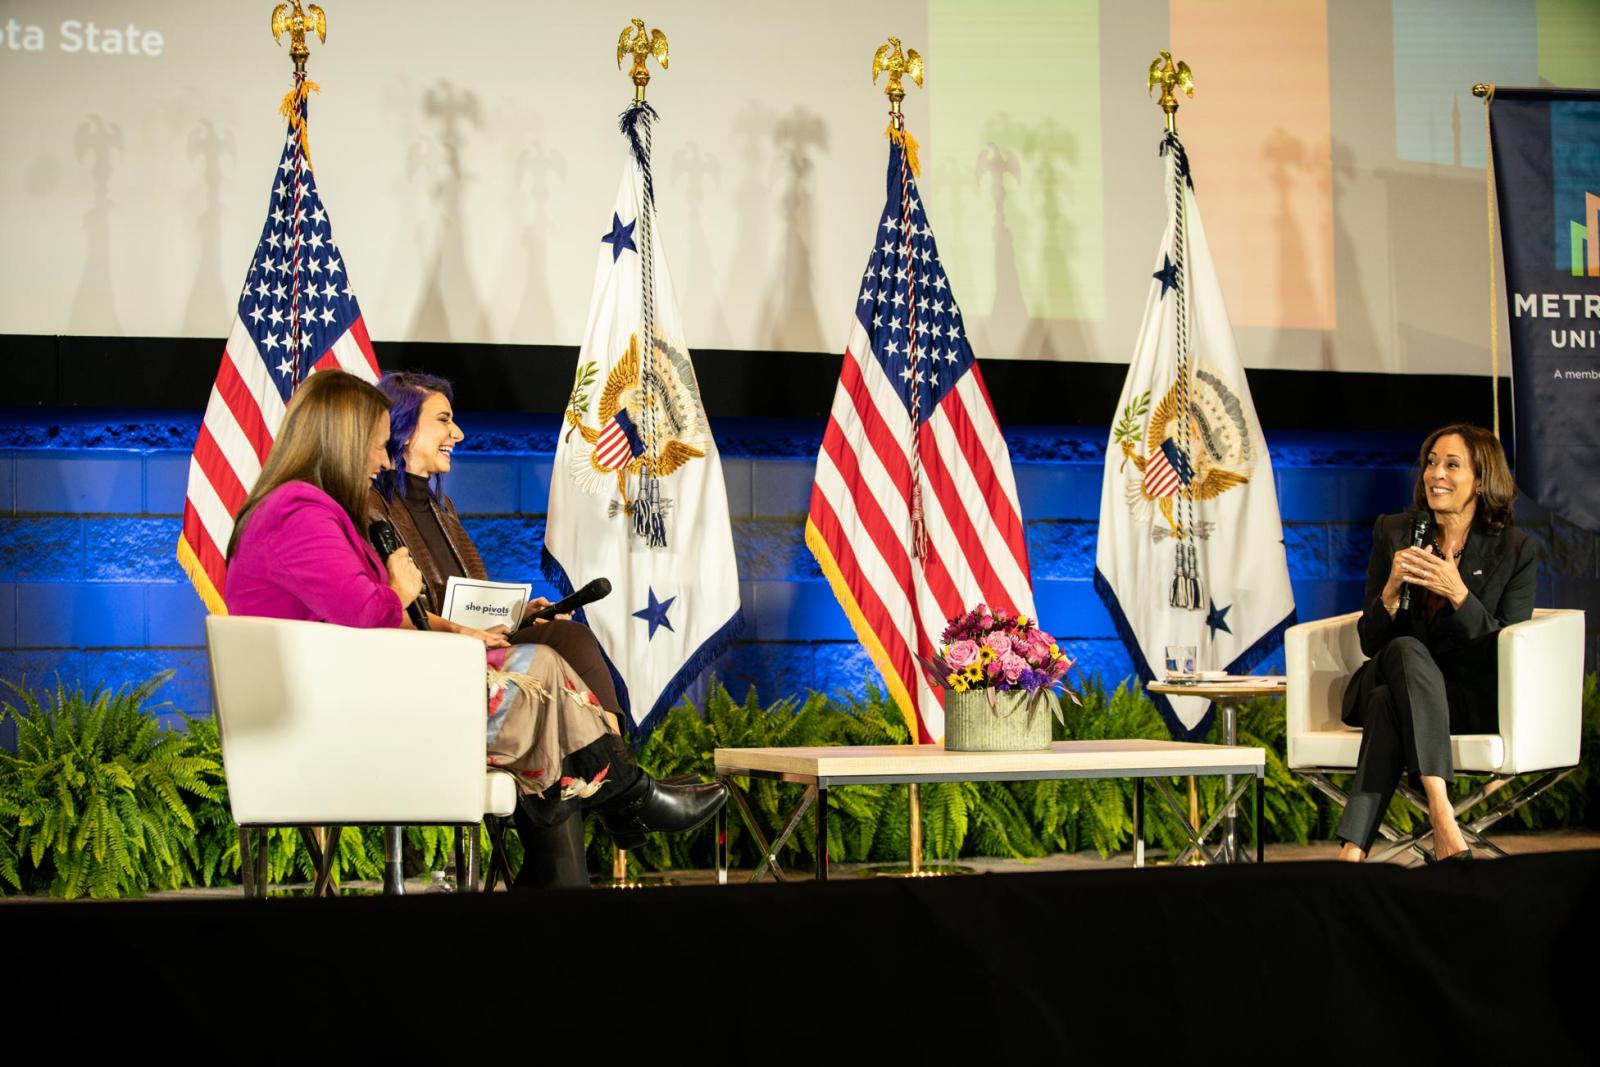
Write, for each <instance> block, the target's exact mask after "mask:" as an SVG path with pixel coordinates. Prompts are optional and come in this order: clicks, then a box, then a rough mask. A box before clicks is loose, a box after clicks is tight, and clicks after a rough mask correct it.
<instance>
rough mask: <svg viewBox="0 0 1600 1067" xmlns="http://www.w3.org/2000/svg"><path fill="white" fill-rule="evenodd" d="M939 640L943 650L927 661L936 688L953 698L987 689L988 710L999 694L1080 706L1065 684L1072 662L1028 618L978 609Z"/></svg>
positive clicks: (957, 619) (954, 623)
mask: <svg viewBox="0 0 1600 1067" xmlns="http://www.w3.org/2000/svg"><path fill="white" fill-rule="evenodd" d="M940 639H941V640H942V641H943V642H944V647H943V648H942V649H940V651H939V654H938V655H936V656H933V657H931V658H929V659H928V660H927V666H928V668H929V672H930V675H931V680H932V681H933V683H934V684H936V685H941V686H943V687H945V688H947V689H950V690H952V691H954V692H957V693H965V692H967V691H969V690H973V689H981V690H988V691H989V693H990V698H989V701H990V704H991V705H993V703H994V700H995V697H994V694H997V693H1011V692H1020V693H1025V694H1027V695H1028V697H1029V698H1031V699H1030V703H1031V702H1032V700H1040V699H1042V698H1043V696H1044V694H1045V693H1048V692H1052V691H1059V692H1061V693H1064V694H1065V695H1066V696H1067V697H1069V698H1070V699H1071V700H1072V702H1073V703H1074V704H1080V705H1081V704H1082V701H1081V700H1080V699H1079V698H1078V694H1077V693H1076V692H1074V691H1073V689H1072V687H1071V686H1070V685H1068V684H1067V680H1066V678H1067V672H1068V671H1070V670H1071V669H1072V666H1073V663H1074V660H1073V659H1072V657H1071V656H1068V655H1067V654H1066V653H1065V652H1063V651H1062V650H1061V646H1060V645H1059V644H1057V643H1056V639H1055V638H1054V637H1052V636H1051V635H1050V634H1049V633H1047V632H1046V631H1044V630H1041V629H1040V628H1039V626H1038V624H1037V623H1036V622H1034V621H1033V620H1032V619H1030V618H1028V617H1027V616H1026V615H1017V616H1011V615H1007V614H1006V613H1005V612H1003V611H992V610H990V609H989V607H988V606H986V605H984V604H979V605H978V606H977V607H975V608H973V609H972V610H971V611H969V612H967V613H966V614H964V615H958V616H956V617H955V618H953V619H951V620H950V622H949V624H948V625H947V626H945V628H944V633H942V634H941V635H940ZM1057 717H1059V713H1058V716H1057Z"/></svg>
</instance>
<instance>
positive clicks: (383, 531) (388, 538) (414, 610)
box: [367, 519, 428, 630]
mask: <svg viewBox="0 0 1600 1067" xmlns="http://www.w3.org/2000/svg"><path fill="white" fill-rule="evenodd" d="M367 540H369V541H371V542H372V547H373V548H375V549H377V550H378V555H380V556H382V557H383V559H384V562H385V563H387V562H388V559H389V557H390V556H392V555H394V554H395V553H396V552H398V551H400V550H401V549H402V548H404V547H405V546H404V545H402V544H401V543H400V535H399V534H397V533H395V532H394V526H393V524H392V523H390V522H389V520H388V519H378V520H377V521H376V522H374V523H373V524H372V525H371V526H368V527H367ZM406 614H407V615H409V616H411V625H413V626H415V627H416V628H417V629H419V630H426V629H427V628H428V612H427V610H426V609H425V608H423V606H422V597H421V596H420V595H419V596H418V597H417V599H415V600H413V601H412V602H411V603H410V604H407V605H406Z"/></svg>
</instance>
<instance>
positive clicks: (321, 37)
mask: <svg viewBox="0 0 1600 1067" xmlns="http://www.w3.org/2000/svg"><path fill="white" fill-rule="evenodd" d="M285 31H287V32H288V34H289V58H290V59H292V60H294V69H295V70H299V71H303V70H305V69H306V60H307V59H308V58H310V56H311V49H309V48H307V47H306V34H308V33H315V34H316V35H317V40H318V41H320V42H322V43H323V44H326V43H327V41H328V16H327V15H324V14H323V13H322V8H320V7H318V6H317V5H316V4H307V5H306V6H305V7H304V8H302V7H301V6H300V0H293V3H287V4H279V5H278V6H277V7H275V8H273V9H272V39H273V40H274V41H276V42H278V44H280V45H281V44H283V35H284V33H285Z"/></svg>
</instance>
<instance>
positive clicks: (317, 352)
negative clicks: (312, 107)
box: [178, 74, 378, 614]
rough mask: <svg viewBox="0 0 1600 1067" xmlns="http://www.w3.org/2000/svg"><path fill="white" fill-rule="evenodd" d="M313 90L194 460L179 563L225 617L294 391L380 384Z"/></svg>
mask: <svg viewBox="0 0 1600 1067" xmlns="http://www.w3.org/2000/svg"><path fill="white" fill-rule="evenodd" d="M315 88H316V86H315V85H314V84H313V83H312V82H309V81H306V79H305V75H304V74H296V75H295V88H294V89H293V90H292V91H290V93H289V95H288V96H286V97H285V98H284V101H283V113H284V115H285V117H286V118H287V119H288V130H287V133H286V135H285V137H284V145H283V154H282V155H281V156H280V157H279V159H278V171H277V173H276V174H275V175H274V176H273V180H272V181H273V184H272V198H271V199H270V200H269V201H268V203H267V221H266V224H265V225H264V226H263V227H262V228H261V241H260V243H259V244H257V246H256V253H255V258H254V259H252V260H251V262H250V271H249V273H248V274H246V275H245V282H244V289H243V290H242V291H241V292H240V293H239V304H238V307H237V308H236V310H235V313H234V317H233V329H232V330H231V331H230V332H229V334H228V342H227V345H226V347H225V348H224V349H223V354H222V365H221V367H219V368H218V370H217V380H216V383H215V384H214V385H213V386H212V387H211V399H210V400H209V401H208V402H207V404H206V413H205V418H204V420H203V421H202V422H201V424H200V433H199V435H198V436H197V437H196V438H195V443H194V454H193V455H192V456H191V457H190V459H189V491H188V495H187V497H186V499H185V500H184V504H183V530H182V533H180V534H179V536H178V562H179V563H180V564H182V565H183V569H184V571H185V572H186V573H187V574H188V575H189V580H190V581H191V582H193V583H194V588H195V592H197V593H199V594H200V598H201V599H202V600H204V601H205V602H206V607H207V608H209V609H210V610H211V611H213V612H216V613H217V614H224V613H225V612H226V611H227V609H226V608H225V607H224V606H223V603H222V588H223V582H224V580H225V574H226V568H225V565H224V561H223V556H224V554H225V553H226V552H227V550H228V539H229V538H230V537H231V536H232V535H233V517H234V515H235V514H237V513H238V511H239V506H240V505H241V504H243V503H244V499H245V496H246V495H247V494H248V493H249V492H250V488H251V487H252V486H253V485H255V481H256V476H257V475H259V474H260V473H261V465H262V464H263V463H264V462H265V461H266V458H267V450H268V449H270V448H271V447H272V440H273V438H274V437H275V436H276V434H277V432H278V426H279V424H280V423H282V422H283V413H284V408H285V406H286V405H287V404H288V402H289V397H290V395H291V394H292V393H293V392H294V389H295V386H296V385H298V384H299V383H300V381H301V379H303V378H304V377H305V376H306V375H307V374H309V373H311V372H313V371H317V370H322V369H324V368H327V367H338V368H339V369H341V370H346V371H349V372H350V373H351V374H356V375H359V376H360V377H362V378H364V379H366V380H367V381H369V382H375V381H377V380H378V361H377V359H376V357H374V356H373V354H372V341H371V339H370V338H368V337H367V327H366V325H365V324H364V323H363V322H362V321H361V308H360V307H359V306H357V304H356V297H355V293H353V292H352V291H351V289H350V278H349V275H348V274H347V273H346V270H345V264H344V253H343V252H341V251H340V249H339V245H338V243H337V242H335V241H334V239H333V224H332V223H331V222H330V221H329V219H328V212H327V210H326V209H324V207H323V206H322V198H321V197H319V196H318V195H317V181H316V178H315V176H314V175H313V174H312V171H311V156H310V151H309V149H308V147H307V143H308V142H307V133H306V97H307V96H308V95H309V94H310V91H311V90H312V89H315Z"/></svg>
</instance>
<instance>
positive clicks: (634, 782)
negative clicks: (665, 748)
mask: <svg viewBox="0 0 1600 1067" xmlns="http://www.w3.org/2000/svg"><path fill="white" fill-rule="evenodd" d="M605 744H606V747H607V754H608V755H609V757H610V764H611V770H610V774H609V777H611V778H612V779H613V780H614V781H615V782H616V784H617V788H616V790H615V792H610V793H609V795H605V793H606V791H604V790H603V791H602V793H601V794H596V795H595V797H594V799H593V801H592V802H591V803H592V806H593V807H594V809H595V810H596V811H598V812H599V813H600V818H601V820H602V821H603V822H604V823H605V827H606V829H607V830H609V831H610V832H611V837H612V839H613V840H615V841H616V843H617V847H618V848H624V849H632V848H638V847H639V846H640V845H642V844H644V839H645V835H646V834H647V833H652V832H657V831H661V832H666V833H682V832H684V831H687V830H693V829H694V828H695V827H697V826H699V825H701V824H702V823H704V822H705V821H706V820H707V819H709V818H711V817H712V816H713V815H715V814H716V813H717V811H718V810H719V809H720V808H721V807H722V805H723V804H725V803H727V801H728V790H727V787H726V786H724V785H723V784H722V783H721V782H692V783H689V784H686V785H679V784H669V783H665V782H658V781H656V779H654V778H652V777H651V776H650V775H649V774H647V773H646V772H645V771H644V770H643V769H642V768H640V766H639V764H638V763H637V762H636V761H635V760H634V756H633V749H632V748H631V747H630V746H629V745H628V743H627V742H626V741H624V740H623V739H622V738H620V737H617V736H616V735H615V734H607V735H606V737H605Z"/></svg>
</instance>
